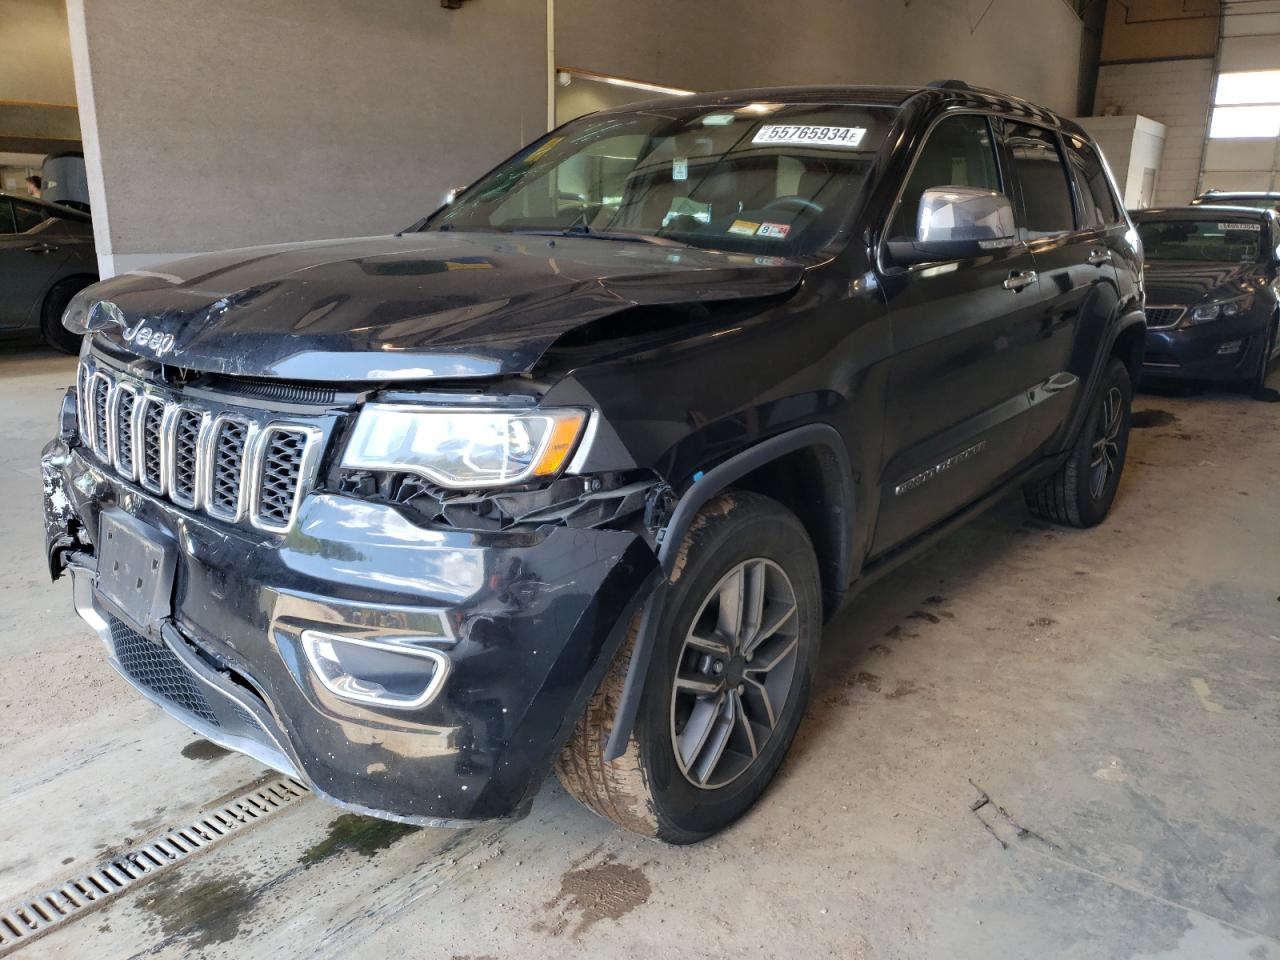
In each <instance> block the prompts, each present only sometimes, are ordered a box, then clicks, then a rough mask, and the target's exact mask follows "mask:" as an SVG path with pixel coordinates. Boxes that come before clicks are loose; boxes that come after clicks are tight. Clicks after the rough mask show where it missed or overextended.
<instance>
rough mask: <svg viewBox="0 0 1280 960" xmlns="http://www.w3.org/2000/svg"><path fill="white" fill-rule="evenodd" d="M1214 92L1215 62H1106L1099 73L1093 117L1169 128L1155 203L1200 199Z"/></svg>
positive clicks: (1174, 203)
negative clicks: (1136, 117)
mask: <svg viewBox="0 0 1280 960" xmlns="http://www.w3.org/2000/svg"><path fill="white" fill-rule="evenodd" d="M1212 90H1213V61H1212V60H1160V61H1156V62H1153V63H1117V64H1104V65H1103V66H1102V67H1100V68H1099V69H1098V94H1097V101H1096V103H1095V104H1094V113H1096V114H1104V113H1108V112H1110V113H1118V114H1124V115H1126V116H1129V115H1132V114H1141V115H1142V116H1144V117H1150V118H1151V119H1152V120H1158V121H1159V122H1160V123H1162V124H1164V125H1165V128H1166V129H1165V141H1164V156H1163V159H1162V162H1161V165H1160V176H1159V179H1158V181H1157V186H1156V195H1155V205H1156V206H1157V207H1159V206H1168V205H1171V204H1172V205H1178V204H1184V203H1187V202H1188V201H1189V200H1190V199H1191V198H1192V197H1194V196H1195V195H1196V192H1197V190H1196V184H1197V182H1198V180H1199V177H1200V155H1201V153H1202V152H1203V150H1204V140H1205V133H1206V130H1207V124H1208V117H1209V98H1210V96H1211V94H1212Z"/></svg>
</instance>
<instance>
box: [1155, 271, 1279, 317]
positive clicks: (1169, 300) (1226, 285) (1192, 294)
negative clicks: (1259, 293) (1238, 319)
mask: <svg viewBox="0 0 1280 960" xmlns="http://www.w3.org/2000/svg"><path fill="white" fill-rule="evenodd" d="M1260 270H1261V267H1259V266H1258V265H1257V264H1255V263H1208V262H1191V263H1188V262H1185V261H1179V260H1148V261H1147V262H1146V264H1144V265H1143V268H1142V275H1143V282H1144V285H1145V287H1146V290H1147V303H1149V304H1151V305H1152V306H1191V305H1193V304H1197V303H1200V302H1201V301H1202V300H1205V299H1212V300H1225V299H1227V298H1230V297H1236V296H1240V295H1242V294H1246V293H1250V292H1251V291H1252V290H1253V289H1254V288H1255V287H1256V286H1257V284H1256V283H1255V279H1256V277H1257V275H1258V273H1259V272H1260ZM1262 282H1264V283H1265V280H1263V281H1262Z"/></svg>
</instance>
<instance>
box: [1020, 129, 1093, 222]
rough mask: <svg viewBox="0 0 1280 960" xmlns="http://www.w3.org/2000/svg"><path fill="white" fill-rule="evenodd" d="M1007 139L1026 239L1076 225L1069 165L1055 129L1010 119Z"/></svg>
mask: <svg viewBox="0 0 1280 960" xmlns="http://www.w3.org/2000/svg"><path fill="white" fill-rule="evenodd" d="M1005 131H1006V132H1005V139H1006V141H1007V142H1008V145H1009V152H1010V153H1011V154H1012V155H1013V166H1014V169H1015V170H1017V172H1018V180H1019V182H1020V183H1021V185H1022V191H1021V197H1022V201H1021V205H1020V206H1021V209H1020V213H1021V215H1022V216H1021V224H1022V227H1023V230H1024V231H1025V233H1026V235H1027V239H1029V240H1034V239H1037V238H1039V237H1051V236H1054V235H1056V234H1059V233H1065V232H1067V231H1070V230H1074V229H1075V226H1076V224H1075V214H1074V212H1073V210H1072V207H1071V188H1070V186H1069V185H1068V183H1067V168H1066V167H1065V166H1063V163H1062V155H1061V154H1060V153H1059V152H1058V140H1057V137H1056V136H1054V134H1053V131H1051V130H1046V129H1045V128H1044V127H1033V126H1031V125H1030V124H1026V123H1013V122H1009V123H1008V125H1007V126H1006V128H1005Z"/></svg>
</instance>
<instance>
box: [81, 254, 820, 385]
mask: <svg viewBox="0 0 1280 960" xmlns="http://www.w3.org/2000/svg"><path fill="white" fill-rule="evenodd" d="M802 275H803V267H802V266H801V265H800V264H799V263H797V262H796V261H792V260H786V259H781V258H777V257H753V256H751V255H747V254H731V253H719V252H713V251H708V250H699V249H694V248H688V247H681V246H665V245H662V246H659V245H654V244H646V243H630V242H622V241H610V240H604V239H590V238H579V237H572V238H569V237H564V238H562V237H554V238H552V237H544V236H529V235H520V236H515V235H510V234H489V233H438V232H430V233H415V234H408V235H406V236H402V237H395V236H393V237H369V238H361V239H354V240H332V241H321V242H317V243H303V244H287V245H281V246H270V247H253V248H247V249H243V250H232V251H226V252H222V253H213V254H208V255H204V256H199V257H193V258H191V259H188V260H181V261H177V262H175V263H170V264H164V265H162V266H157V267H153V268H151V269H147V270H135V271H133V272H131V273H126V274H122V275H121V276H118V277H114V278H112V279H111V280H107V281H105V282H103V283H99V284H95V285H94V286H92V287H89V288H87V289H86V290H85V291H83V292H82V293H81V294H79V295H78V296H77V298H76V300H75V301H73V303H72V305H71V308H70V309H69V311H68V315H67V319H68V322H69V324H70V325H71V326H72V328H73V329H74V328H75V327H76V326H81V327H83V326H85V325H87V326H88V327H89V329H92V330H94V331H95V333H94V336H95V337H97V338H100V339H101V340H105V341H108V342H110V343H111V344H113V345H114V346H115V347H116V348H119V349H122V350H125V351H127V352H129V353H133V354H135V355H137V356H139V357H145V358H147V359H152V360H156V359H158V360H162V361H164V362H165V363H171V364H174V365H177V366H181V367H186V368H188V369H194V370H202V371H208V372H212V373H222V374H230V375H239V376H256V377H280V378H287V379H295V380H324V381H330V382H333V381H343V380H410V379H428V378H466V377H487V376H496V375H502V374H512V373H522V372H527V371H528V370H530V369H531V368H532V367H533V366H534V364H535V363H537V361H538V358H539V357H541V356H542V354H543V352H544V351H546V349H547V348H548V347H549V346H551V344H552V343H553V342H554V341H555V340H556V338H557V337H559V336H561V335H562V334H564V333H566V332H567V331H569V330H572V329H574V328H575V327H579V326H581V325H583V324H585V323H588V322H590V321H592V320H595V319H598V318H600V317H603V316H606V315H608V314H610V313H614V312H616V311H618V310H622V309H625V308H627V307H631V306H635V305H657V304H674V303H690V302H707V301H714V300H733V299H741V298H744V297H760V296H770V295H776V294H781V293H785V292H787V291H788V290H791V289H793V288H795V287H796V286H797V285H798V284H799V282H800V279H801V277H802ZM104 301H105V302H104Z"/></svg>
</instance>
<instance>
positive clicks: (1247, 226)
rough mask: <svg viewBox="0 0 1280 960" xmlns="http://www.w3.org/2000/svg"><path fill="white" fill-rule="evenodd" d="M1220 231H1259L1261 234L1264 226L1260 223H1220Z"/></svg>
mask: <svg viewBox="0 0 1280 960" xmlns="http://www.w3.org/2000/svg"><path fill="white" fill-rule="evenodd" d="M1218 229H1219V230H1223V231H1226V230H1257V231H1258V232H1259V233H1261V232H1262V224H1260V223H1220V224H1218Z"/></svg>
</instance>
